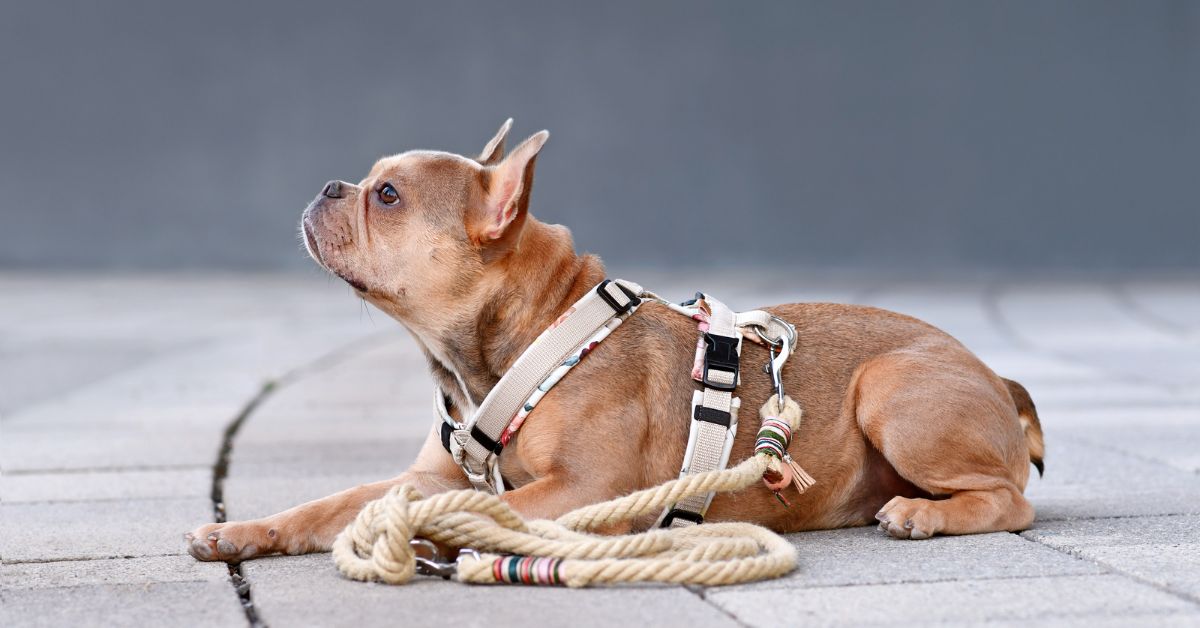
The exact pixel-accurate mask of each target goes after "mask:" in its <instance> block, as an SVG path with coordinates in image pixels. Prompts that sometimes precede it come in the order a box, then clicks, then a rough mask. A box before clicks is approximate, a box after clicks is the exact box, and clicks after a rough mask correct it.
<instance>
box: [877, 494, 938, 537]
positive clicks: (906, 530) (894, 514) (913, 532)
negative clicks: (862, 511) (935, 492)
mask: <svg viewBox="0 0 1200 628" xmlns="http://www.w3.org/2000/svg"><path fill="white" fill-rule="evenodd" d="M932 506H933V502H930V501H929V500H927V499H909V498H907V497H894V498H892V500H891V501H889V502H888V503H887V505H886V506H884V507H883V508H882V509H881V510H880V511H879V512H878V513H877V514H876V515H875V519H876V520H877V521H879V529H880V530H883V531H884V532H887V533H888V534H890V535H892V536H894V537H896V538H898V539H918V540H919V539H927V538H929V537H931V536H933V535H934V534H935V533H936V532H937V530H938V527H937V523H936V518H937V514H936V512H934V510H933V508H932Z"/></svg>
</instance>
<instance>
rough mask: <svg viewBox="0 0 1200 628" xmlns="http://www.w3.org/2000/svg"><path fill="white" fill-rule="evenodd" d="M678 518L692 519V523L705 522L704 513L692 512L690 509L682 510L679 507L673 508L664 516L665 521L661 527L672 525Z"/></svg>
mask: <svg viewBox="0 0 1200 628" xmlns="http://www.w3.org/2000/svg"><path fill="white" fill-rule="evenodd" d="M676 519H683V520H684V521H691V522H692V523H694V524H696V525H699V524H701V523H704V515H701V514H699V513H695V512H692V511H690V510H680V509H678V508H672V509H671V510H669V511H668V512H667V516H666V517H663V522H662V526H661V527H663V528H669V527H671V523H673V522H674V521H675V520H676Z"/></svg>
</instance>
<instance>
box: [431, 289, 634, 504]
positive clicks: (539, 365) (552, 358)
mask: <svg viewBox="0 0 1200 628" xmlns="http://www.w3.org/2000/svg"><path fill="white" fill-rule="evenodd" d="M641 292H642V287H641V286H639V285H637V284H635V283H633V282H629V281H624V280H621V279H616V280H607V279H606V280H605V281H604V282H602V283H600V284H599V285H598V286H596V287H595V288H594V289H592V290H589V291H588V292H587V293H586V294H585V295H584V296H583V297H582V298H581V299H579V301H576V302H575V304H574V305H573V306H571V308H570V309H568V310H567V311H566V312H565V313H564V314H563V315H562V316H560V317H559V319H558V320H557V321H555V322H554V324H552V325H551V326H550V327H549V328H547V329H546V330H545V331H543V332H542V333H541V335H539V336H538V337H537V339H536V340H534V341H533V344H531V345H529V347H528V348H526V349H525V352H524V353H522V354H521V356H520V357H519V358H517V361H516V362H514V363H513V365H512V367H510V368H509V370H508V372H507V373H505V374H504V376H503V377H501V378H500V381H499V382H497V383H496V385H495V386H494V387H492V390H491V391H490V392H489V393H488V394H487V397H485V398H484V400H483V403H481V404H479V408H478V409H476V411H475V412H474V414H472V415H471V416H470V417H468V418H467V419H466V420H465V421H464V422H462V423H459V422H456V421H455V420H454V419H453V418H452V417H451V416H450V413H449V411H448V409H447V403H446V401H447V400H446V395H445V394H444V393H443V392H442V391H441V390H438V391H436V396H435V399H434V409H435V411H436V412H437V414H438V416H440V417H441V418H442V423H443V425H442V426H441V437H442V444H443V445H444V446H445V447H446V449H447V450H448V451H449V452H450V455H451V456H452V457H453V458H454V462H455V463H457V464H458V465H459V466H460V467H462V470H463V472H464V473H465V474H466V476H467V479H468V480H469V481H470V482H471V486H473V487H475V488H476V489H477V490H480V491H486V492H488V493H493V494H500V493H503V492H504V481H503V478H501V477H500V465H499V464H498V461H499V457H500V452H501V451H502V450H503V449H504V445H505V444H506V443H507V442H508V440H509V438H511V436H512V434H514V433H515V432H516V429H517V428H519V427H520V425H521V422H523V421H524V419H525V416H527V415H528V414H529V412H530V411H531V410H532V409H533V407H534V406H536V405H537V403H538V401H540V400H541V398H542V396H543V395H545V393H546V391H548V390H549V389H550V388H551V387H553V386H554V384H556V383H558V380H559V379H561V378H562V377H563V375H565V374H566V373H567V371H569V370H570V369H571V368H572V367H573V366H575V365H576V364H578V363H579V360H580V359H581V358H582V357H583V356H584V355H586V354H587V352H588V351H590V350H591V349H592V348H593V347H595V346H596V344H598V343H599V342H600V341H602V340H604V338H606V337H607V336H608V334H609V333H611V332H612V330H613V329H616V327H617V326H618V325H620V324H621V322H623V321H624V320H625V319H626V318H628V317H629V315H630V314H632V313H633V312H634V311H635V310H636V309H637V307H638V305H640V304H641V302H642V301H641V299H640V298H639V296H638V295H639V294H640V293H641Z"/></svg>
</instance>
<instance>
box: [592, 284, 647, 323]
mask: <svg viewBox="0 0 1200 628" xmlns="http://www.w3.org/2000/svg"><path fill="white" fill-rule="evenodd" d="M610 283H611V284H613V285H615V286H616V287H618V288H620V289H621V292H624V293H625V296H627V297H629V302H628V303H626V304H625V305H621V304H620V303H617V300H616V299H614V298H613V296H612V295H611V294H609V293H608V290H605V288H607V287H608V284H610ZM596 294H599V295H600V298H601V299H604V302H605V303H607V304H608V306H609V307H611V308H612V309H613V311H615V312H616V313H617V315H618V316H620V315H621V314H624V313H625V312H628V311H629V310H630V309H632V308H633V307H634V306H636V305H637V304H639V303H641V302H642V300H641V299H639V298H638V295H636V294H634V293H633V291H632V290H630V289H629V288H626V287H625V286H623V285H621V284H619V283H615V282H613V280H612V279H605V280H604V281H602V282H600V285H599V286H596Z"/></svg>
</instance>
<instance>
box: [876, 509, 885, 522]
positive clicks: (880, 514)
mask: <svg viewBox="0 0 1200 628" xmlns="http://www.w3.org/2000/svg"><path fill="white" fill-rule="evenodd" d="M885 518H886V516H885V515H884V512H883V511H882V510H880V511H879V512H877V513H875V520H876V521H883V520H884V519H885Z"/></svg>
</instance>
